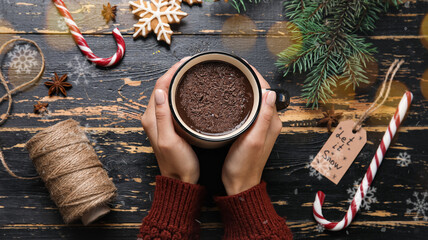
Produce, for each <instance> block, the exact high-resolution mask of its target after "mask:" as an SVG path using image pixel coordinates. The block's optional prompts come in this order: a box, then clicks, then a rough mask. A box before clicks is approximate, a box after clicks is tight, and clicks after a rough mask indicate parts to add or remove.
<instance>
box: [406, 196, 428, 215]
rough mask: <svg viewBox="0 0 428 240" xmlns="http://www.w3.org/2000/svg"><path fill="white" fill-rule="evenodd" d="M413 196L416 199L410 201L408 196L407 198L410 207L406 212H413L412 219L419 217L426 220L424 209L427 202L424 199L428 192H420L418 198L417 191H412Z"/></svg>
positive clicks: (427, 206) (427, 204) (425, 209)
mask: <svg viewBox="0 0 428 240" xmlns="http://www.w3.org/2000/svg"><path fill="white" fill-rule="evenodd" d="M413 196H414V197H415V198H416V201H414V202H412V200H411V199H410V198H409V199H407V201H406V202H407V204H410V205H411V206H412V208H408V209H407V210H406V214H412V213H413V212H415V216H413V220H415V221H417V220H419V218H422V219H423V220H424V221H428V216H426V215H425V213H426V211H428V202H427V201H426V200H427V199H426V198H427V196H428V192H423V193H421V198H420V199H419V193H418V192H414V193H413Z"/></svg>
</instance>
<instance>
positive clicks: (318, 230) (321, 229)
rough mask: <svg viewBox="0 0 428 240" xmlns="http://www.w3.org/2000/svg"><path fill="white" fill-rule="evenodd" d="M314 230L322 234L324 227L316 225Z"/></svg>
mask: <svg viewBox="0 0 428 240" xmlns="http://www.w3.org/2000/svg"><path fill="white" fill-rule="evenodd" d="M315 230H316V231H317V232H319V233H322V232H324V230H325V227H324V226H323V225H321V224H319V223H318V224H317V226H316V227H315Z"/></svg>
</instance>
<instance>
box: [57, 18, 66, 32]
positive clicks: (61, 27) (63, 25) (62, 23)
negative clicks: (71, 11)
mask: <svg viewBox="0 0 428 240" xmlns="http://www.w3.org/2000/svg"><path fill="white" fill-rule="evenodd" d="M56 23H57V26H58V29H59V30H62V31H66V30H68V26H67V24H66V23H65V18H64V17H63V16H60V17H58V19H57V20H56Z"/></svg>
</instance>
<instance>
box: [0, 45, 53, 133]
mask: <svg viewBox="0 0 428 240" xmlns="http://www.w3.org/2000/svg"><path fill="white" fill-rule="evenodd" d="M18 41H23V42H29V43H31V44H33V45H34V46H35V47H36V48H37V50H38V51H39V53H40V56H41V57H42V64H41V65H42V66H41V68H40V71H39V73H38V74H37V75H36V76H35V77H34V78H33V79H31V80H30V81H28V82H25V83H23V84H21V85H19V86H18V87H16V88H14V89H12V90H10V89H9V86H8V85H7V82H6V79H5V78H4V76H3V73H2V72H1V71H0V81H1V83H2V84H3V87H4V88H5V90H6V94H4V95H3V97H1V98H0V103H1V102H3V101H4V100H9V104H8V106H7V110H6V114H5V115H4V116H0V125H2V124H3V123H4V122H5V121H6V119H7V118H8V117H9V114H10V110H11V109H12V102H13V101H12V94H14V93H16V92H17V91H19V90H22V89H24V88H26V87H28V86H29V85H31V84H33V83H35V82H37V80H39V79H40V77H42V75H43V72H44V71H45V55H43V52H42V49H40V47H39V45H37V43H36V42H34V41H32V40H30V39H26V38H18V39H12V40H9V41H7V42H5V43H4V44H3V45H2V46H1V47H0V54H1V53H3V51H4V49H5V48H6V47H7V46H8V45H9V44H11V43H14V42H18Z"/></svg>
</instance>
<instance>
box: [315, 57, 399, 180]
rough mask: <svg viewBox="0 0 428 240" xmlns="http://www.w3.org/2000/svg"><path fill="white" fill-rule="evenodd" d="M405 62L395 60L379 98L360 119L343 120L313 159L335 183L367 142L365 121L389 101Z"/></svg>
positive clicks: (322, 171) (318, 168) (319, 169)
mask: <svg viewBox="0 0 428 240" xmlns="http://www.w3.org/2000/svg"><path fill="white" fill-rule="evenodd" d="M403 63H404V61H403V60H401V61H399V60H397V59H396V60H395V61H394V62H393V63H392V65H391V66H390V67H389V70H388V72H387V74H386V76H385V80H384V81H383V83H382V87H381V90H380V93H379V96H378V97H377V98H376V100H375V101H374V102H373V103H372V104H371V105H370V107H369V108H368V109H367V110H366V111H365V112H364V114H363V115H362V116H361V117H360V119H359V120H358V121H357V122H354V121H353V120H345V121H341V122H340V123H339V124H338V125H337V127H336V129H335V130H334V132H333V133H332V134H331V135H330V137H329V138H328V140H327V141H326V143H325V144H324V146H323V147H322V148H321V150H320V151H319V152H318V154H317V155H316V156H315V157H314V160H313V161H312V162H311V167H313V168H314V169H316V170H317V171H318V172H319V173H320V174H322V175H323V176H324V177H326V178H328V179H329V180H330V181H332V182H333V183H335V184H338V183H339V182H340V180H341V179H342V177H343V176H344V175H345V173H346V171H347V170H348V169H349V167H350V166H351V164H352V163H353V162H354V160H355V158H356V157H357V156H358V154H359V153H360V151H361V150H362V149H363V147H364V145H365V144H366V142H367V133H366V131H365V129H363V128H362V124H363V122H364V121H365V120H366V119H367V118H368V117H369V116H370V115H371V114H372V113H373V112H374V111H376V110H377V109H378V108H379V107H380V106H381V105H382V104H383V103H384V102H385V101H386V99H387V98H388V96H389V93H390V90H391V84H392V81H393V79H394V76H395V74H396V73H397V71H398V69H399V68H400V66H401V65H402V64H403ZM379 101H380V103H379Z"/></svg>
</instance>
